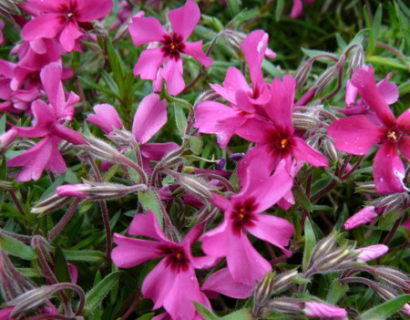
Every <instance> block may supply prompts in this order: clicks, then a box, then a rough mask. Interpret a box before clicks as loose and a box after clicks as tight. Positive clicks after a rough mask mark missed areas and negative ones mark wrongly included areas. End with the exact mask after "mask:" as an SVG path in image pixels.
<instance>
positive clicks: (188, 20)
mask: <svg viewBox="0 0 410 320" xmlns="http://www.w3.org/2000/svg"><path fill="white" fill-rule="evenodd" d="M200 16H201V13H200V11H199V7H198V5H197V4H196V3H195V2H194V1H193V0H187V2H186V4H185V6H183V7H181V8H178V9H174V10H171V11H170V12H169V14H168V17H169V20H170V22H171V28H172V32H171V33H168V32H167V31H165V29H164V28H163V27H162V26H161V24H160V22H159V21H158V20H157V19H156V18H152V17H149V18H147V17H134V18H133V19H132V22H131V24H130V25H129V32H130V34H131V38H132V41H133V43H134V45H136V46H141V45H144V44H147V43H150V42H155V43H157V44H158V45H159V47H157V46H156V45H155V46H154V47H150V48H149V49H146V50H145V51H143V52H142V53H141V55H140V57H139V59H138V61H137V63H136V65H135V67H134V74H135V75H138V76H140V77H141V79H145V80H155V81H156V82H161V81H162V79H164V80H165V82H166V84H167V90H168V92H169V93H170V94H171V95H177V94H179V93H180V92H181V91H182V90H184V88H185V82H184V79H183V77H182V73H183V67H182V59H181V54H186V55H189V56H192V57H193V58H195V59H196V60H198V61H199V62H200V63H202V64H203V65H204V66H206V67H208V66H210V65H211V64H212V59H210V58H208V57H207V56H206V55H205V54H204V53H203V51H202V41H197V42H186V40H187V39H188V37H189V36H190V34H191V33H192V31H193V30H194V28H195V25H196V24H197V23H198V21H199V19H200ZM161 66H162V68H161Z"/></svg>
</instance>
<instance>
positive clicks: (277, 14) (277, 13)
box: [275, 0, 285, 22]
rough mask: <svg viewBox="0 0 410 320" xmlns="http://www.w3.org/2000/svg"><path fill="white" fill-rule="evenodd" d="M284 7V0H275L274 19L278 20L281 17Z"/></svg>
mask: <svg viewBox="0 0 410 320" xmlns="http://www.w3.org/2000/svg"><path fill="white" fill-rule="evenodd" d="M284 7H285V1H283V0H278V1H276V8H275V21H276V22H278V21H279V20H280V18H281V17H282V12H283V8H284Z"/></svg>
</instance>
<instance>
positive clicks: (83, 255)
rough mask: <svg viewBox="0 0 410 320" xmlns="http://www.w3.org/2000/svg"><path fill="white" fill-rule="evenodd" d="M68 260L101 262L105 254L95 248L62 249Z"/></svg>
mask: <svg viewBox="0 0 410 320" xmlns="http://www.w3.org/2000/svg"><path fill="white" fill-rule="evenodd" d="M63 253H64V256H65V258H66V259H67V260H68V261H73V262H90V263H101V262H102V261H103V260H104V258H105V254H104V253H102V252H101V251H97V250H63Z"/></svg>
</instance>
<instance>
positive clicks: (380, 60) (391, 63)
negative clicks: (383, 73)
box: [366, 56, 407, 71]
mask: <svg viewBox="0 0 410 320" xmlns="http://www.w3.org/2000/svg"><path fill="white" fill-rule="evenodd" d="M366 62H371V63H374V64H379V65H382V66H386V67H392V68H396V69H400V70H406V71H407V67H406V66H405V65H404V64H402V63H401V62H400V61H399V60H397V59H394V58H390V57H380V56H370V57H368V58H367V59H366Z"/></svg>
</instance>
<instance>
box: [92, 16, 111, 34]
mask: <svg viewBox="0 0 410 320" xmlns="http://www.w3.org/2000/svg"><path fill="white" fill-rule="evenodd" d="M92 24H93V31H94V33H95V34H96V35H97V36H100V37H104V38H106V37H107V36H108V32H107V30H106V29H105V28H104V26H103V25H102V23H101V22H100V21H98V20H93V21H92Z"/></svg>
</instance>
